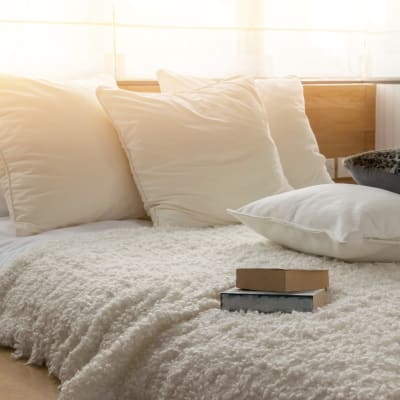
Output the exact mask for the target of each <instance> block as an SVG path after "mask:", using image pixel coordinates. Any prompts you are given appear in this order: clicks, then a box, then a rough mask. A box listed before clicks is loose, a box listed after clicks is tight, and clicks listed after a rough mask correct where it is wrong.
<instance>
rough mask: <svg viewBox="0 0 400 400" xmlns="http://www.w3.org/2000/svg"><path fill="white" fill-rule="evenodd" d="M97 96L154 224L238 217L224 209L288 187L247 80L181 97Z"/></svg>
mask: <svg viewBox="0 0 400 400" xmlns="http://www.w3.org/2000/svg"><path fill="white" fill-rule="evenodd" d="M97 95H98V98H99V100H100V102H101V103H102V105H103V106H104V108H105V110H106V111H107V112H108V114H109V116H110V117H111V120H112V121H113V123H114V126H115V127H116V129H117V130H118V132H119V134H120V138H121V141H122V143H123V145H124V148H125V150H126V153H127V154H128V157H129V160H130V164H131V168H132V173H133V176H134V178H135V181H136V184H137V186H138V189H139V191H140V193H141V196H142V199H143V201H144V206H145V209H146V210H147V211H148V212H149V214H150V216H151V218H152V220H153V222H154V224H155V225H174V226H192V227H194V226H198V227H199V226H209V225H222V224H228V223H232V222H236V220H235V219H234V218H233V217H232V216H230V215H229V214H228V213H227V212H226V208H227V207H233V205H234V204H236V205H237V207H239V206H241V205H243V204H246V203H247V202H248V201H252V200H256V199H258V198H260V197H263V196H267V195H270V194H274V193H279V192H282V191H285V190H289V189H291V188H290V186H289V185H288V183H287V180H286V178H285V177H284V175H283V171H282V167H281V164H280V161H279V155H278V152H277V150H276V146H275V144H274V142H273V140H272V139H271V136H270V133H269V130H268V124H267V121H266V119H265V113H264V112H263V106H262V103H261V100H260V98H259V97H258V95H257V92H256V90H255V87H254V85H253V83H252V81H251V80H247V79H240V80H236V81H234V80H232V81H224V82H221V83H220V84H215V85H210V86H208V87H205V88H202V89H200V90H198V91H195V92H186V93H182V94H179V95H173V94H171V95H170V94H154V95H142V94H139V93H133V92H128V91H123V90H114V89H109V88H99V89H98V90H97ZM230 205H231V206H230Z"/></svg>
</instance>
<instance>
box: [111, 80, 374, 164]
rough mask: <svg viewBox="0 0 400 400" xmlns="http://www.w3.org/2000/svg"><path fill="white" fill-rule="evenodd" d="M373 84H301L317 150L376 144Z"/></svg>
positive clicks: (136, 85)
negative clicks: (317, 145) (317, 146)
mask: <svg viewBox="0 0 400 400" xmlns="http://www.w3.org/2000/svg"><path fill="white" fill-rule="evenodd" d="M119 86H120V87H121V88H122V89H126V90H134V91H138V92H159V91H160V88H159V85H158V83H157V82H156V81H140V82H139V81H138V82H129V81H124V82H119ZM375 91H376V87H375V85H374V84H368V83H362V84H304V97H305V102H306V113H307V115H308V118H309V120H310V123H311V126H312V128H313V130H314V133H315V136H316V138H317V141H318V144H319V147H320V151H321V153H322V154H324V155H325V156H326V157H327V158H338V157H345V156H348V155H351V154H355V153H360V152H363V151H367V150H372V149H374V147H375Z"/></svg>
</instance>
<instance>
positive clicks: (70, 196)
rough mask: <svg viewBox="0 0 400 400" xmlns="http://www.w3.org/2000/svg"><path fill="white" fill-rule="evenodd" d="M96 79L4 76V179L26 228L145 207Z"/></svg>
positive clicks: (0, 130)
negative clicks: (81, 81) (81, 83)
mask: <svg viewBox="0 0 400 400" xmlns="http://www.w3.org/2000/svg"><path fill="white" fill-rule="evenodd" d="M93 85H94V83H93V82H90V83H89V85H88V86H85V87H84V88H80V87H79V86H77V85H76V84H75V85H72V84H70V85H61V84H56V83H50V82H46V81H39V80H32V79H28V78H21V77H13V76H7V75H1V76H0V109H1V114H0V186H1V188H2V189H3V191H4V194H5V197H6V199H7V201H8V204H9V206H10V210H9V211H10V215H11V216H12V217H13V218H14V222H15V228H16V232H17V235H19V236H23V235H30V234H34V233H38V232H42V231H46V230H49V229H53V228H57V227H62V226H68V225H76V224H80V223H87V222H94V221H99V220H107V219H123V218H130V217H143V216H144V215H145V214H144V209H143V205H142V202H141V200H140V197H139V195H138V192H137V189H136V187H135V184H134V182H133V179H132V176H131V174H130V171H129V164H128V161H127V159H126V156H125V154H124V152H123V150H122V147H121V145H120V142H119V140H118V135H117V134H116V132H115V130H114V129H113V127H112V125H111V123H110V122H109V120H108V118H107V116H106V115H105V113H104V112H103V110H102V108H101V107H100V105H99V104H98V102H97V100H96V97H95V94H94V89H93ZM90 88H91V89H90Z"/></svg>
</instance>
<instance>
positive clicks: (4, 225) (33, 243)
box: [0, 217, 150, 270]
mask: <svg viewBox="0 0 400 400" xmlns="http://www.w3.org/2000/svg"><path fill="white" fill-rule="evenodd" d="M149 224H150V222H149V221H144V220H124V221H100V222H94V223H90V224H84V225H78V226H71V227H68V228H60V229H54V230H50V231H47V232H43V233H40V234H38V235H33V236H25V237H17V236H15V227H14V223H13V221H12V220H11V218H10V217H2V218H0V270H1V269H2V268H3V267H6V266H7V265H9V264H10V263H11V262H12V261H14V260H15V259H16V258H17V257H18V256H20V255H21V254H23V253H24V252H25V251H27V250H32V249H35V248H37V247H38V246H40V245H44V244H46V243H47V242H48V241H49V240H52V239H61V238H67V237H72V236H74V235H76V234H78V233H90V232H98V231H104V230H107V229H121V228H132V227H135V226H148V225H149Z"/></svg>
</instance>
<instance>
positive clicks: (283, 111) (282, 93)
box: [157, 70, 332, 188]
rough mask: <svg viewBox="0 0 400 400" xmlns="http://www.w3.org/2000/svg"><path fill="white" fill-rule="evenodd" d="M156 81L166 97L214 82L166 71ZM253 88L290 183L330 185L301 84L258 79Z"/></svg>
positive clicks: (293, 80)
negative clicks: (265, 116)
mask: <svg viewBox="0 0 400 400" xmlns="http://www.w3.org/2000/svg"><path fill="white" fill-rule="evenodd" d="M157 78H158V81H159V83H160V88H161V91H162V92H165V93H176V92H180V91H185V90H195V89H198V88H200V87H202V86H205V85H208V84H210V82H213V80H210V79H203V78H196V77H193V76H184V75H179V74H176V73H173V72H170V71H165V70H160V71H158V72H157ZM229 79H231V78H229ZM214 82H215V80H214ZM255 84H256V88H257V90H258V93H259V95H260V97H261V99H262V101H263V103H264V106H265V111H266V113H267V115H268V121H269V124H270V129H271V135H272V138H273V139H274V141H275V143H276V146H277V148H278V152H279V156H280V159H281V163H282V167H283V172H284V173H285V175H286V177H287V179H288V181H289V183H290V184H291V185H292V186H293V187H294V188H302V187H306V186H311V185H318V184H323V183H332V179H331V178H330V176H329V173H328V171H327V169H326V166H325V157H324V156H323V155H321V154H320V153H319V149H318V144H317V141H316V139H315V136H314V133H313V131H312V129H311V126H310V123H309V121H308V118H307V115H306V113H305V105H304V95H303V86H302V84H301V81H300V80H299V79H298V78H280V79H257V80H256V81H255Z"/></svg>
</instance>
